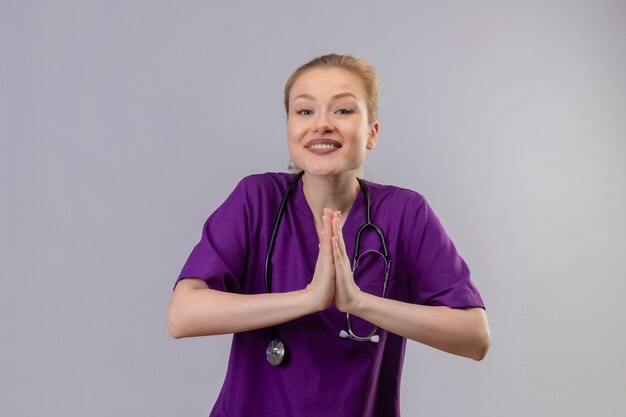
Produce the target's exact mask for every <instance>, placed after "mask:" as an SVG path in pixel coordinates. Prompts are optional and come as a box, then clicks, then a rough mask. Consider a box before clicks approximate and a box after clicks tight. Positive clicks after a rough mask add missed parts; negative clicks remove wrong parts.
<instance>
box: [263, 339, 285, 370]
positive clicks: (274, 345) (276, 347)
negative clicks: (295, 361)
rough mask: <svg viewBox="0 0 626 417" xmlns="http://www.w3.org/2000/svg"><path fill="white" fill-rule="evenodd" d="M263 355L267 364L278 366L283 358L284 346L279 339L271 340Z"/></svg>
mask: <svg viewBox="0 0 626 417" xmlns="http://www.w3.org/2000/svg"><path fill="white" fill-rule="evenodd" d="M265 354H266V355H267V361H268V362H269V363H271V364H272V365H275V366H276V365H280V363H281V362H282V361H283V359H284V358H285V345H284V344H283V342H281V341H280V340H279V339H272V341H271V342H270V344H269V345H267V350H266V351H265Z"/></svg>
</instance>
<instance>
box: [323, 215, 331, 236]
mask: <svg viewBox="0 0 626 417" xmlns="http://www.w3.org/2000/svg"><path fill="white" fill-rule="evenodd" d="M322 225H323V226H324V230H326V231H328V233H330V234H331V235H332V233H333V230H332V210H330V209H327V208H325V209H324V216H323V217H322Z"/></svg>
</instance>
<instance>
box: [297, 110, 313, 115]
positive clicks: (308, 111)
mask: <svg viewBox="0 0 626 417" xmlns="http://www.w3.org/2000/svg"><path fill="white" fill-rule="evenodd" d="M296 113H297V114H299V115H301V116H309V115H311V114H313V112H312V111H311V110H310V109H298V110H296Z"/></svg>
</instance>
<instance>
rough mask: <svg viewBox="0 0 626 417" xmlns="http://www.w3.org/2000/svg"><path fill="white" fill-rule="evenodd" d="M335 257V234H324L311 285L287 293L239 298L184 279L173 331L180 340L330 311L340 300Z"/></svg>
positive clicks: (171, 313)
mask: <svg viewBox="0 0 626 417" xmlns="http://www.w3.org/2000/svg"><path fill="white" fill-rule="evenodd" d="M329 224H330V223H329ZM332 256H333V255H332V247H331V240H330V233H329V232H326V231H322V232H321V233H320V251H319V254H318V258H317V263H316V265H315V272H314V274H313V279H312V280H311V283H310V284H309V285H308V286H307V287H306V288H304V289H302V290H299V291H292V292H287V293H272V294H233V293H229V292H224V291H217V290H212V289H209V288H208V287H207V285H206V283H205V282H204V281H203V280H201V279H184V280H182V281H180V282H179V283H178V285H177V286H176V288H175V289H174V294H173V295H172V299H171V301H170V304H169V307H168V312H167V326H168V330H169V332H170V334H171V335H172V336H173V337H174V338H177V339H178V338H181V337H190V336H206V335H216V334H224V333H238V332H243V331H247V330H254V329H260V328H265V327H269V326H273V325H276V324H280V323H285V322H287V321H291V320H294V319H296V318H299V317H302V316H305V315H307V314H312V313H314V312H317V311H321V310H324V309H326V308H327V307H328V306H329V305H330V304H331V303H332V301H333V297H334V288H335V284H334V276H335V267H334V265H333V257H332Z"/></svg>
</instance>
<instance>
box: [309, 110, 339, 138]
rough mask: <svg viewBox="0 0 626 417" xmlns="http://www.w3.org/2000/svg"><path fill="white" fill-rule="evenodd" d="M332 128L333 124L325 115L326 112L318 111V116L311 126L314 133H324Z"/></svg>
mask: <svg viewBox="0 0 626 417" xmlns="http://www.w3.org/2000/svg"><path fill="white" fill-rule="evenodd" d="M333 129H334V128H333V125H332V124H331V122H330V120H328V116H327V115H326V113H324V112H321V113H318V116H317V118H316V119H315V125H314V126H313V130H314V131H315V132H316V133H326V132H332V131H333Z"/></svg>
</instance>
